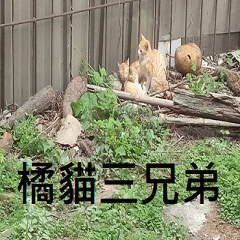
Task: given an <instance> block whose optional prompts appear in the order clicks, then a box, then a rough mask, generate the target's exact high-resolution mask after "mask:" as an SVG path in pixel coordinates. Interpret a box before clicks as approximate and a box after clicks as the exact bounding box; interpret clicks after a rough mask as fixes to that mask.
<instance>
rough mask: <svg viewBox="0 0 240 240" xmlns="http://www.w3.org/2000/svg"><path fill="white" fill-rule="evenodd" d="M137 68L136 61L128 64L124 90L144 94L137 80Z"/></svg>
mask: <svg viewBox="0 0 240 240" xmlns="http://www.w3.org/2000/svg"><path fill="white" fill-rule="evenodd" d="M137 66H138V67H137ZM138 68H139V63H138V61H137V62H134V63H133V64H132V65H131V66H130V71H129V75H128V78H127V80H126V82H125V84H124V91H125V92H129V93H132V94H138V95H143V94H144V92H143V89H142V87H141V85H140V84H139V82H138Z"/></svg>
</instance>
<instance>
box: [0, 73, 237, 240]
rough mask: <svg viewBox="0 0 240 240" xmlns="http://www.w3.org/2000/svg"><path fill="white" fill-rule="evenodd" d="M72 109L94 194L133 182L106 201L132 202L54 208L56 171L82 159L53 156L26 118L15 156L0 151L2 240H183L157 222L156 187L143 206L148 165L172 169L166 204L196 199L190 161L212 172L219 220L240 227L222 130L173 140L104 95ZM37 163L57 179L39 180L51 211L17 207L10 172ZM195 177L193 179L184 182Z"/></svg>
mask: <svg viewBox="0 0 240 240" xmlns="http://www.w3.org/2000/svg"><path fill="white" fill-rule="evenodd" d="M102 74H103V75H104V73H102ZM72 107H73V109H74V112H75V117H76V118H78V119H79V121H80V122H81V123H82V126H83V128H84V132H85V134H86V135H87V136H88V137H90V138H93V141H94V142H95V146H96V149H95V151H94V153H93V155H92V156H91V157H90V158H88V159H86V160H84V162H83V165H84V166H85V167H86V166H87V164H88V162H92V164H93V165H94V166H95V168H96V172H95V173H93V177H94V178H95V179H96V194H98V193H99V192H100V190H101V186H102V184H103V180H104V179H107V178H109V176H114V178H115V179H116V180H134V184H133V185H123V186H122V187H121V188H119V189H118V191H117V192H116V193H115V196H113V197H116V198H130V199H133V198H135V199H137V203H122V204H119V203H109V204H107V203H101V204H96V205H91V206H89V207H87V208H85V207H84V205H83V204H82V203H81V204H78V205H76V204H73V203H72V204H68V205H65V204H64V203H63V201H60V199H59V196H60V191H59V189H60V187H61V185H60V183H59V182H60V180H61V179H62V176H61V174H60V171H59V168H60V167H61V166H63V165H66V164H68V163H69V162H71V161H72V162H74V163H77V162H80V161H81V159H71V158H70V157H69V156H68V155H67V152H63V151H61V150H59V148H58V147H57V145H56V144H55V143H54V141H52V140H49V139H47V137H46V136H45V135H44V134H43V133H41V132H40V131H39V130H38V129H37V128H36V116H33V115H29V117H28V119H27V120H21V121H19V122H17V123H16V125H15V127H14V128H13V130H12V133H13V136H14V141H15V142H14V144H15V151H14V152H13V153H12V154H9V155H7V156H6V157H5V156H4V153H3V150H1V151H0V178H1V181H0V200H1V201H0V213H1V214H0V232H5V231H6V232H7V233H8V234H7V235H8V239H114V240H115V239H150V240H151V239H171V240H172V239H188V230H187V228H186V227H185V226H183V225H182V224H181V223H180V222H179V223H178V224H174V223H167V222H165V221H164V220H163V216H162V209H163V207H164V206H165V204H164V203H163V188H162V184H158V190H157V193H156V195H155V197H154V199H153V200H152V201H151V202H149V203H147V204H142V200H145V199H147V198H148V197H149V196H150V195H151V194H152V184H150V183H146V164H147V163H174V164H175V183H174V184H168V198H169V199H173V197H174V192H177V193H178V194H179V195H178V202H181V203H184V199H186V198H187V197H189V196H191V195H192V194H194V193H195V192H193V191H186V187H187V181H188V178H189V177H190V176H189V175H186V173H185V171H186V170H192V169H193V168H192V166H191V163H192V162H194V163H195V164H196V165H197V166H198V169H200V170H203V169H206V166H208V164H209V163H210V162H213V163H214V165H213V167H212V170H217V171H218V179H217V183H206V184H205V186H207V187H216V186H217V187H219V199H218V203H219V205H220V210H221V217H222V219H223V220H225V221H228V222H229V223H231V224H233V225H234V226H237V227H240V208H239V206H240V196H239V194H240V184H239V183H240V171H239V169H240V161H239V157H240V146H239V145H238V144H232V143H231V141H230V140H229V139H228V137H227V133H228V132H227V131H222V133H223V137H222V138H220V139H215V138H213V139H206V140H200V141H192V142H189V143H183V142H181V141H177V140H176V139H174V138H173V137H172V136H171V134H170V133H169V130H168V129H167V128H166V126H165V124H164V123H163V122H161V121H160V120H159V118H158V117H157V116H155V115H154V113H153V111H152V110H151V109H150V108H148V107H140V106H138V107H135V106H133V105H131V104H124V105H122V106H117V98H116V95H115V94H114V93H113V92H112V91H111V90H106V91H104V92H100V93H86V94H84V95H83V96H82V98H81V99H80V100H79V101H78V102H76V103H72ZM0 132H1V131H0ZM36 159H37V160H38V162H51V163H53V167H52V168H53V169H54V170H55V173H56V174H54V176H53V177H52V178H51V179H48V178H46V181H45V182H46V183H53V184H54V189H55V190H54V194H53V198H54V200H53V203H52V204H50V205H47V204H46V203H44V202H39V203H37V204H36V205H31V204H29V203H28V204H27V205H23V204H22V192H20V193H19V191H18V184H19V182H20V180H21V176H19V175H18V174H17V173H18V171H21V170H22V163H23V162H27V163H28V170H31V163H32V162H34V161H35V160H36ZM103 163H135V166H136V167H135V168H134V169H111V171H106V170H104V169H103V167H102V165H103ZM169 176H170V171H169V170H168V169H165V170H163V169H152V170H151V178H154V179H162V178H168V177H169ZM30 177H31V176H30ZM74 177H76V173H74V175H73V177H72V179H74ZM194 177H196V178H199V176H198V175H193V176H191V178H194ZM209 177H212V175H210V176H209ZM196 186H197V185H196ZM29 192H30V191H29ZM205 196H206V197H209V196H212V192H208V191H206V192H205ZM28 200H29V201H28V202H30V195H29V196H28ZM56 213H58V214H57V216H56ZM61 213H62V214H61Z"/></svg>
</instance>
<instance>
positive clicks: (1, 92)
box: [0, 0, 5, 110]
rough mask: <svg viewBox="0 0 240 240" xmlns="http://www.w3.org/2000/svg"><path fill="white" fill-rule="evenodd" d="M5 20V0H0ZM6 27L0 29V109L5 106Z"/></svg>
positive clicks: (1, 19)
mask: <svg viewBox="0 0 240 240" xmlns="http://www.w3.org/2000/svg"><path fill="white" fill-rule="evenodd" d="M4 22H5V0H2V1H1V2H0V24H3V23H4ZM4 46H5V28H1V29H0V110H1V109H3V108H4V99H5V88H4V84H5V83H4V82H5V78H4V75H5V66H4V65H5V64H4V62H5V61H4V57H5V47H4Z"/></svg>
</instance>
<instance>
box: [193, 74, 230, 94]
mask: <svg viewBox="0 0 240 240" xmlns="http://www.w3.org/2000/svg"><path fill="white" fill-rule="evenodd" d="M224 78H225V75H224V72H222V73H220V79H221V81H220V82H218V81H215V79H214V78H213V77H212V75H210V74H208V73H204V72H203V73H202V74H201V75H200V76H199V77H197V78H195V79H194V78H193V77H192V76H190V75H189V77H188V79H189V81H190V90H191V91H192V92H194V93H196V94H201V95H206V94H207V93H209V92H216V93H217V92H219V90H220V89H221V88H222V87H223V86H224V85H226V82H225V81H224V80H223V79H224Z"/></svg>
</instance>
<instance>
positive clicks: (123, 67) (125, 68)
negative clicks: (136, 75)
mask: <svg viewBox="0 0 240 240" xmlns="http://www.w3.org/2000/svg"><path fill="white" fill-rule="evenodd" d="M128 75H129V59H128V60H127V61H126V62H123V63H121V64H120V63H119V62H118V77H119V79H120V81H121V82H123V83H124V82H125V81H126V80H127V78H128Z"/></svg>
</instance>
